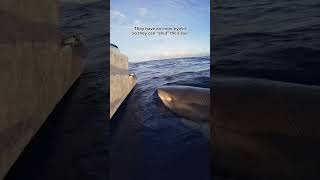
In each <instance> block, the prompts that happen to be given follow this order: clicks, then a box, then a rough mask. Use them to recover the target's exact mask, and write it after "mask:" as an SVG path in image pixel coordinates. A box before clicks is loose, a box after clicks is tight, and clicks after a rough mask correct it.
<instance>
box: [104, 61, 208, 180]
mask: <svg viewBox="0 0 320 180" xmlns="http://www.w3.org/2000/svg"><path fill="white" fill-rule="evenodd" d="M209 68H210V58H209V57H194V58H179V59H165V60H155V61H146V62H140V63H131V64H130V65H129V70H130V71H131V72H134V73H135V74H136V75H137V78H138V81H137V85H136V87H135V88H134V89H133V91H132V92H131V94H130V95H129V96H128V97H127V99H126V101H125V103H124V104H123V105H122V106H121V108H120V109H119V110H118V111H117V112H116V114H115V115H114V117H113V119H112V120H111V141H112V148H111V151H110V175H111V178H112V179H123V180H125V179H140V180H143V179H146V180H148V179H153V180H157V179H159V180H160V179H190V180H191V179H202V180H205V179H210V169H209V164H210V156H209V127H208V124H197V123H194V122H191V121H189V120H186V119H184V118H182V117H179V116H177V115H175V114H173V113H172V112H171V111H170V110H169V109H167V108H166V107H165V106H164V105H163V104H162V102H161V101H160V100H159V98H158V96H157V92H156V90H157V88H158V87H160V86H163V85H188V86H196V87H205V88H209V81H210V69H209ZM124 170H125V173H124Z"/></svg>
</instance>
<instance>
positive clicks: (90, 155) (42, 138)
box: [6, 1, 110, 180]
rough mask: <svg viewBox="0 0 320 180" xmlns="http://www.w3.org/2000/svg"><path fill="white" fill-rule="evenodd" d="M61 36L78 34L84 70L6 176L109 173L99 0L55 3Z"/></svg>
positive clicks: (47, 178)
mask: <svg viewBox="0 0 320 180" xmlns="http://www.w3.org/2000/svg"><path fill="white" fill-rule="evenodd" d="M60 7H61V9H60V19H61V27H60V28H61V31H62V33H63V34H64V36H69V35H73V34H78V33H81V34H84V35H85V36H86V37H87V43H88V48H89V54H88V58H87V59H86V60H85V69H84V72H83V73H82V74H81V75H80V77H79V79H78V80H77V81H76V82H75V84H74V85H73V86H72V87H71V89H70V90H69V91H68V93H67V94H66V95H65V96H64V97H63V99H62V101H61V102H60V103H59V104H58V105H57V106H56V107H55V109H54V111H53V112H52V113H51V114H50V116H49V117H48V119H47V120H46V122H45V123H44V124H43V126H42V127H41V128H40V130H39V131H38V132H37V134H36V135H35V136H34V138H33V139H32V141H31V142H30V144H29V145H28V146H27V148H26V149H25V151H24V153H23V154H22V155H21V156H20V158H19V159H18V161H17V162H16V163H15V165H14V166H13V168H12V169H11V171H10V172H9V174H8V176H7V177H6V179H7V180H11V179H17V180H21V179H25V180H29V179H32V180H51V179H52V180H58V179H62V180H64V179H71V180H73V179H76V180H82V179H83V180H89V179H90V180H94V179H97V180H102V179H103V180H106V179H109V167H108V162H109V147H110V138H109V137H110V136H109V126H108V123H107V121H108V118H109V113H108V98H109V94H108V83H109V79H108V78H109V75H108V69H109V65H108V62H107V58H108V54H107V47H109V44H108V40H107V32H108V31H107V19H108V18H107V14H106V12H107V7H106V3H105V2H104V1H98V2H94V3H89V4H88V3H84V4H79V3H77V2H74V3H71V4H60Z"/></svg>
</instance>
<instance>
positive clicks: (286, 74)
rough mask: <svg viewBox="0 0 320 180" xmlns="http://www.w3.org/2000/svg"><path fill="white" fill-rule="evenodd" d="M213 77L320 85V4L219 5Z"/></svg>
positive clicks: (250, 0)
mask: <svg viewBox="0 0 320 180" xmlns="http://www.w3.org/2000/svg"><path fill="white" fill-rule="evenodd" d="M214 6H215V7H214V13H215V14H214V22H215V24H214V26H213V28H214V31H215V34H214V35H213V41H214V43H213V44H214V48H213V49H214V54H213V56H214V63H213V69H214V70H213V73H214V75H231V76H248V77H257V78H264V79H272V80H279V81H288V82H296V83H302V84H317V85H319V84H320V71H319V68H320V2H319V1H316V0H306V1H298V0H292V1H284V0H280V1H269V0H261V1H254V0H243V1H232V0H217V1H216V3H215V4H214Z"/></svg>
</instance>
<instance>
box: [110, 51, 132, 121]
mask: <svg viewBox="0 0 320 180" xmlns="http://www.w3.org/2000/svg"><path fill="white" fill-rule="evenodd" d="M135 85H136V78H135V76H129V73H128V57H127V56H125V55H124V54H122V53H120V52H119V51H118V50H117V49H114V48H110V119H111V118H112V116H113V114H114V113H115V112H116V111H117V109H118V108H119V106H120V105H121V103H122V102H123V101H124V100H125V98H126V97H127V96H128V94H129V93H130V91H131V90H132V88H133V87H134V86H135Z"/></svg>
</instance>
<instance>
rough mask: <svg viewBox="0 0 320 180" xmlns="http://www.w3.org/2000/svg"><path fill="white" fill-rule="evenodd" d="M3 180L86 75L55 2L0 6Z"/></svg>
mask: <svg viewBox="0 0 320 180" xmlns="http://www.w3.org/2000/svg"><path fill="white" fill-rule="evenodd" d="M0 22H1V28H0V52H1V53H0V83H1V85H0V86H1V87H0V179H2V178H3V177H4V176H5V174H6V172H7V171H8V170H9V169H10V167H11V166H12V165H13V163H14V161H15V160H16V159H17V158H18V156H19V154H20V153H21V152H22V151H23V149H24V147H25V146H26V145H27V144H28V142H29V141H30V139H31V138H32V136H33V135H34V134H35V133H36V132H37V130H38V129H39V127H40V126H41V125H42V123H43V122H44V121H45V120H46V118H47V116H48V115H49V113H50V112H51V111H52V110H53V108H54V107H55V105H56V104H57V103H58V102H59V100H60V99H61V98H62V96H63V95H64V94H65V92H66V91H67V90H68V88H69V87H70V86H71V85H72V84H73V82H74V81H75V80H76V78H77V77H78V76H79V75H80V73H81V71H82V63H81V61H80V57H79V56H75V55H74V54H75V52H74V51H75V50H76V49H73V48H72V47H71V46H65V47H64V48H62V47H61V45H60V42H61V39H60V37H59V31H58V3H57V1H56V0H50V1H43V0H28V1H25V0H3V1H0Z"/></svg>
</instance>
